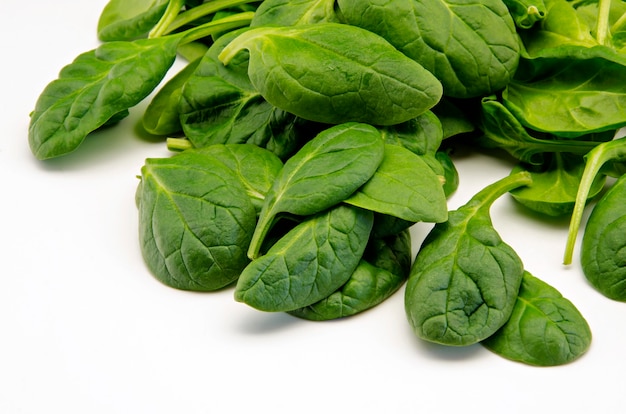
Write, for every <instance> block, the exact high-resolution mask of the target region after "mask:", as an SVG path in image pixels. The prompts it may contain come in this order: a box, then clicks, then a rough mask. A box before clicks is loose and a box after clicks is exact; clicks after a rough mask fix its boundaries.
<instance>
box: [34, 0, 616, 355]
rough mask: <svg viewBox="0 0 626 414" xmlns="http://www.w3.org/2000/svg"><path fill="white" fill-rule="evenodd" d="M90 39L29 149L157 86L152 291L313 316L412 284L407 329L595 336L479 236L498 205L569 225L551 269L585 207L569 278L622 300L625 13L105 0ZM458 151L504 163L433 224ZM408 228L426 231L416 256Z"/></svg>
mask: <svg viewBox="0 0 626 414" xmlns="http://www.w3.org/2000/svg"><path fill="white" fill-rule="evenodd" d="M97 36H98V38H99V39H100V40H101V42H102V44H101V45H100V46H99V47H98V48H96V49H94V50H91V51H88V52H85V53H83V54H81V55H80V56H78V57H77V58H76V59H75V60H74V61H73V62H72V63H70V64H69V65H67V66H66V67H64V68H63V69H62V70H61V71H60V73H59V76H58V78H57V79H56V80H54V81H52V82H51V83H50V84H49V85H48V86H47V87H46V88H45V89H44V90H43V91H42V93H41V96H40V97H39V99H38V100H37V102H36V104H35V107H34V110H33V111H32V113H31V122H30V125H29V130H28V141H29V144H30V148H31V150H32V153H33V154H34V156H35V157H37V158H38V159H41V160H46V159H50V158H55V157H59V156H63V155H66V154H68V153H71V152H74V151H77V150H78V148H79V147H80V145H81V143H82V142H83V141H84V140H85V139H86V138H87V137H88V136H89V135H90V134H91V133H92V132H94V131H96V130H98V129H99V128H102V127H105V126H111V125H114V124H116V123H118V122H121V121H122V120H123V119H124V118H125V117H126V116H127V115H128V114H129V110H130V109H131V108H132V107H134V106H135V105H137V104H138V103H140V102H142V101H143V100H145V99H146V98H147V97H148V96H150V95H151V94H152V95H153V97H152V99H151V101H150V102H149V104H148V106H147V107H146V110H145V113H144V114H143V118H142V125H143V128H144V129H145V130H146V131H147V132H148V133H150V134H153V135H155V136H161V137H163V139H164V145H167V147H168V148H169V149H170V150H171V151H172V156H171V157H168V158H163V159H148V160H146V161H145V164H144V166H143V167H142V169H141V176H140V183H139V186H138V190H137V196H136V203H137V207H138V211H139V241H140V244H141V248H142V254H143V256H144V259H145V262H146V264H147V266H148V268H149V269H150V271H151V272H152V273H153V274H154V276H155V277H156V278H157V279H158V280H160V281H161V282H162V283H164V284H166V285H168V286H171V287H174V288H177V289H186V290H196V291H214V290H218V289H224V288H229V287H234V297H235V299H236V300H237V301H241V302H244V303H246V304H248V305H250V306H252V307H255V308H257V309H260V310H263V311H272V312H276V311H280V312H288V313H289V314H292V315H294V316H296V317H299V318H304V319H309V320H328V319H336V318H341V317H347V316H350V315H354V314H357V313H360V312H363V311H365V310H367V309H370V308H372V307H374V306H376V305H378V304H379V303H381V302H382V301H384V300H385V299H387V298H388V297H390V296H391V295H392V294H394V293H395V292H396V291H398V290H399V289H400V288H401V287H402V286H403V284H404V283H405V282H406V281H407V280H408V283H407V286H406V290H405V307H406V313H407V317H408V321H409V323H410V325H411V326H412V327H413V329H414V331H415V333H416V335H417V336H419V337H421V338H423V339H425V340H429V341H433V342H437V343H442V344H446V345H453V346H464V345H469V344H472V343H477V342H479V343H482V344H483V345H484V346H485V347H486V348H487V349H490V350H492V351H493V352H495V353H497V354H499V355H502V356H503V357H505V358H509V359H512V360H516V361H520V362H523V363H527V364H532V365H560V364H564V363H568V362H570V361H572V360H574V359H576V358H578V357H580V356H581V355H582V354H584V353H585V351H586V350H587V349H588V347H589V344H590V340H591V331H590V329H589V326H588V325H587V323H586V321H585V319H584V318H583V317H582V315H581V314H580V312H578V310H577V309H576V307H575V306H574V305H573V304H572V303H571V302H569V301H568V300H567V299H565V298H563V297H562V296H561V295H560V294H559V293H558V292H557V291H556V290H555V289H554V288H552V287H550V286H548V285H547V284H546V283H545V282H543V281H541V280H540V279H538V278H536V277H535V276H533V275H531V274H530V273H529V272H528V271H527V270H525V269H524V266H523V264H522V259H521V258H519V257H518V256H517V254H516V253H515V252H514V251H513V250H512V249H511V248H510V247H509V246H508V245H507V244H506V243H504V242H503V241H502V240H501V239H500V237H499V235H498V233H497V231H496V230H495V229H494V228H493V225H492V223H491V220H490V217H489V207H490V205H491V204H492V203H493V201H495V199H497V198H498V197H500V196H502V195H503V194H506V193H509V194H510V195H511V196H512V197H513V198H514V199H515V200H516V201H518V202H519V203H520V204H521V205H523V206H525V207H526V208H528V209H531V210H532V211H534V212H536V213H538V214H541V215H547V216H565V217H567V216H568V215H571V223H570V236H569V239H568V240H567V243H566V253H565V259H564V261H565V263H567V264H569V263H570V262H571V261H572V251H573V246H574V243H575V238H576V235H577V233H578V228H579V226H580V225H581V221H582V212H583V209H584V208H585V206H587V205H588V204H589V202H590V201H591V200H595V199H596V198H598V197H602V198H600V200H599V201H598V203H597V206H596V207H595V208H594V210H593V213H592V215H591V216H590V218H589V222H588V224H587V226H586V232H585V236H584V239H583V246H582V258H581V264H582V267H583V270H584V273H585V275H586V277H587V278H588V279H589V281H590V282H591V284H592V285H593V286H594V287H596V288H597V289H598V291H600V292H602V293H603V294H605V295H606V296H607V297H610V298H612V299H615V300H621V301H626V271H625V270H624V269H626V266H624V263H625V262H624V260H623V258H621V252H622V251H623V246H624V245H626V237H624V236H623V232H620V231H619V229H621V228H622V227H621V225H622V224H621V223H622V222H623V221H624V220H625V217H626V210H624V208H623V207H622V206H621V204H623V203H621V200H623V196H622V193H623V191H624V188H625V185H626V184H625V183H626V181H624V180H623V179H622V178H621V177H623V173H624V161H625V159H626V139H617V138H616V137H617V136H618V135H617V131H619V130H620V128H623V127H625V126H626V110H625V108H626V89H625V88H624V85H625V84H626V2H625V1H624V0H480V1H478V0H422V1H417V0H384V1H383V0H264V1H253V0H132V1H128V0H110V1H109V3H108V4H107V5H106V7H105V8H104V9H103V10H102V13H101V16H100V20H99V22H98V27H97ZM177 59H179V60H182V61H184V62H186V64H185V65H184V67H183V69H182V70H180V71H179V72H178V73H176V74H174V75H173V76H171V77H170V78H169V79H168V80H167V82H164V81H163V79H164V78H165V77H166V75H167V74H168V71H169V70H170V68H171V67H172V65H173V63H174V62H175V61H176V60H177ZM457 141H463V142H464V144H465V145H472V146H474V148H475V149H476V150H477V151H480V150H481V149H484V148H495V149H497V151H500V152H505V153H507V154H508V155H509V156H510V157H512V158H513V159H514V160H516V164H517V165H515V167H514V168H513V169H512V171H511V175H510V176H508V177H504V178H502V179H500V180H498V181H496V182H494V183H493V184H492V185H490V186H488V187H486V188H485V189H484V190H482V191H481V192H479V193H478V194H476V195H475V196H474V197H473V198H472V199H471V200H469V201H468V203H467V204H466V205H464V206H463V207H461V208H459V209H458V210H456V211H448V208H447V204H446V201H447V200H446V199H447V197H448V196H450V195H451V194H452V193H453V192H454V191H455V190H456V188H457V186H458V184H459V179H460V177H459V176H458V174H457V171H456V169H455V167H454V163H453V158H452V157H451V156H450V154H449V150H450V148H453V146H454V143H455V142H457ZM607 178H614V179H615V180H613V181H612V180H608V179H607ZM612 182H615V184H613V186H612V188H611V189H610V191H608V192H606V193H605V192H604V189H605V188H606V186H607V185H610V184H611V183H612ZM417 222H426V223H433V226H434V227H433V229H432V231H431V233H430V234H429V235H428V236H427V237H426V239H425V240H424V241H423V243H422V245H421V246H420V249H419V253H418V254H417V257H416V258H415V259H414V260H413V258H412V257H411V238H410V233H409V229H410V227H411V226H412V225H413V224H415V223H417Z"/></svg>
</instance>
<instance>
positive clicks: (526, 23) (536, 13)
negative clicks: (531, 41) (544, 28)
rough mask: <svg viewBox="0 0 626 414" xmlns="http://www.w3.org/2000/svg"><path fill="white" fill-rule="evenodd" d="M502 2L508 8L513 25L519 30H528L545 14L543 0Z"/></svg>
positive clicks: (510, 0) (507, 0) (504, 0)
mask: <svg viewBox="0 0 626 414" xmlns="http://www.w3.org/2000/svg"><path fill="white" fill-rule="evenodd" d="M503 2H504V4H505V5H506V7H508V8H509V11H510V12H511V16H513V20H515V25H516V26H517V27H519V28H521V29H530V28H531V27H533V25H534V24H535V23H537V22H539V21H542V20H543V19H544V18H545V17H546V14H547V8H546V5H545V4H544V3H543V0H503Z"/></svg>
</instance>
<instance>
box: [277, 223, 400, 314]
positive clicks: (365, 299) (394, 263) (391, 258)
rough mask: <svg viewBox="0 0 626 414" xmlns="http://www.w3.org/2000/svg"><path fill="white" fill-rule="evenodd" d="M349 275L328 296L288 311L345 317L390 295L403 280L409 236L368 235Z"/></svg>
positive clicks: (372, 305)
mask: <svg viewBox="0 0 626 414" xmlns="http://www.w3.org/2000/svg"><path fill="white" fill-rule="evenodd" d="M363 257H364V259H361V261H360V262H359V265H358V266H357V268H356V270H355V271H354V273H352V276H350V279H348V281H347V282H346V283H345V284H344V285H343V286H342V287H341V288H340V289H339V290H337V291H335V292H334V293H332V294H331V295H330V296H328V297H326V298H324V299H322V300H321V301H319V302H316V303H314V304H312V305H310V306H307V307H304V308H300V309H296V310H293V311H290V312H289V313H290V314H291V315H293V316H297V317H299V318H302V319H308V320H312V321H325V320H331V319H339V318H345V317H348V316H352V315H356V314H358V313H361V312H364V311H366V310H368V309H371V308H373V307H375V306H377V305H379V304H381V303H382V302H384V301H385V300H386V299H388V298H389V297H390V296H391V295H393V294H394V293H395V292H396V291H398V289H400V287H401V286H402V285H403V284H404V282H405V281H406V278H407V276H408V272H409V268H410V265H411V238H410V234H409V232H408V231H404V232H402V233H400V234H398V235H397V236H395V237H392V238H389V239H370V243H369V244H368V247H367V248H366V251H365V253H364V255H363Z"/></svg>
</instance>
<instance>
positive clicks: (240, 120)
mask: <svg viewBox="0 0 626 414" xmlns="http://www.w3.org/2000/svg"><path fill="white" fill-rule="evenodd" d="M245 30H247V29H241V30H237V31H232V32H229V33H228V34H225V35H223V36H221V37H220V38H219V39H218V40H217V41H216V42H215V43H214V44H213V45H212V46H211V47H210V49H209V50H208V52H207V53H206V54H205V55H204V57H203V58H202V60H201V62H200V64H199V65H198V67H197V68H196V70H195V71H194V73H193V74H192V75H191V76H190V78H189V80H188V81H187V82H186V84H185V86H184V87H183V90H182V96H181V98H180V100H179V107H178V112H179V114H180V121H181V123H182V128H183V131H184V133H185V135H186V137H187V138H188V139H189V141H190V142H191V143H192V145H193V146H194V147H196V148H201V147H204V146H207V145H212V144H226V143H229V144H236V143H251V144H255V145H258V146H261V147H264V148H267V149H269V150H271V151H272V152H274V153H275V154H276V155H278V156H279V157H280V158H282V159H285V158H287V157H288V156H290V155H292V154H293V153H294V152H295V151H296V149H297V147H298V146H300V145H302V142H304V141H306V140H307V139H308V138H310V137H312V134H314V132H315V131H316V130H317V129H319V128H317V127H316V126H314V125H312V124H311V123H310V122H306V121H304V120H302V119H301V118H298V117H296V116H295V115H292V114H290V113H287V112H285V111H283V110H281V109H279V108H276V107H275V106H273V105H271V104H270V103H268V102H267V101H265V99H264V98H263V97H262V96H261V95H260V94H259V93H258V92H257V91H256V90H255V89H254V87H253V86H252V84H251V83H250V80H249V79H248V56H247V55H246V54H245V53H242V54H240V55H238V56H236V57H235V58H234V59H233V60H232V61H231V63H230V64H229V65H228V67H226V66H224V65H222V63H221V62H220V61H219V60H218V59H217V55H218V54H219V53H220V52H221V51H222V50H223V48H224V47H225V46H226V45H227V44H228V43H229V42H230V41H231V40H232V39H233V38H235V37H236V36H237V35H238V34H239V33H242V32H243V31H245Z"/></svg>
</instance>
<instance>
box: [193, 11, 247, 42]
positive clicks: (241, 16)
mask: <svg viewBox="0 0 626 414" xmlns="http://www.w3.org/2000/svg"><path fill="white" fill-rule="evenodd" d="M252 17H254V12H243V13H237V14H234V15H232V16H227V17H223V18H221V19H217V20H213V21H210V22H208V23H205V24H203V25H200V26H198V27H194V28H193V29H189V30H187V31H185V32H182V36H183V38H182V39H181V44H186V43H191V42H195V41H196V40H199V39H202V38H204V37H207V36H211V35H213V34H216V33H221V32H224V31H228V30H234V29H237V28H240V27H244V26H248V25H249V24H250V22H251V21H252Z"/></svg>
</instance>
